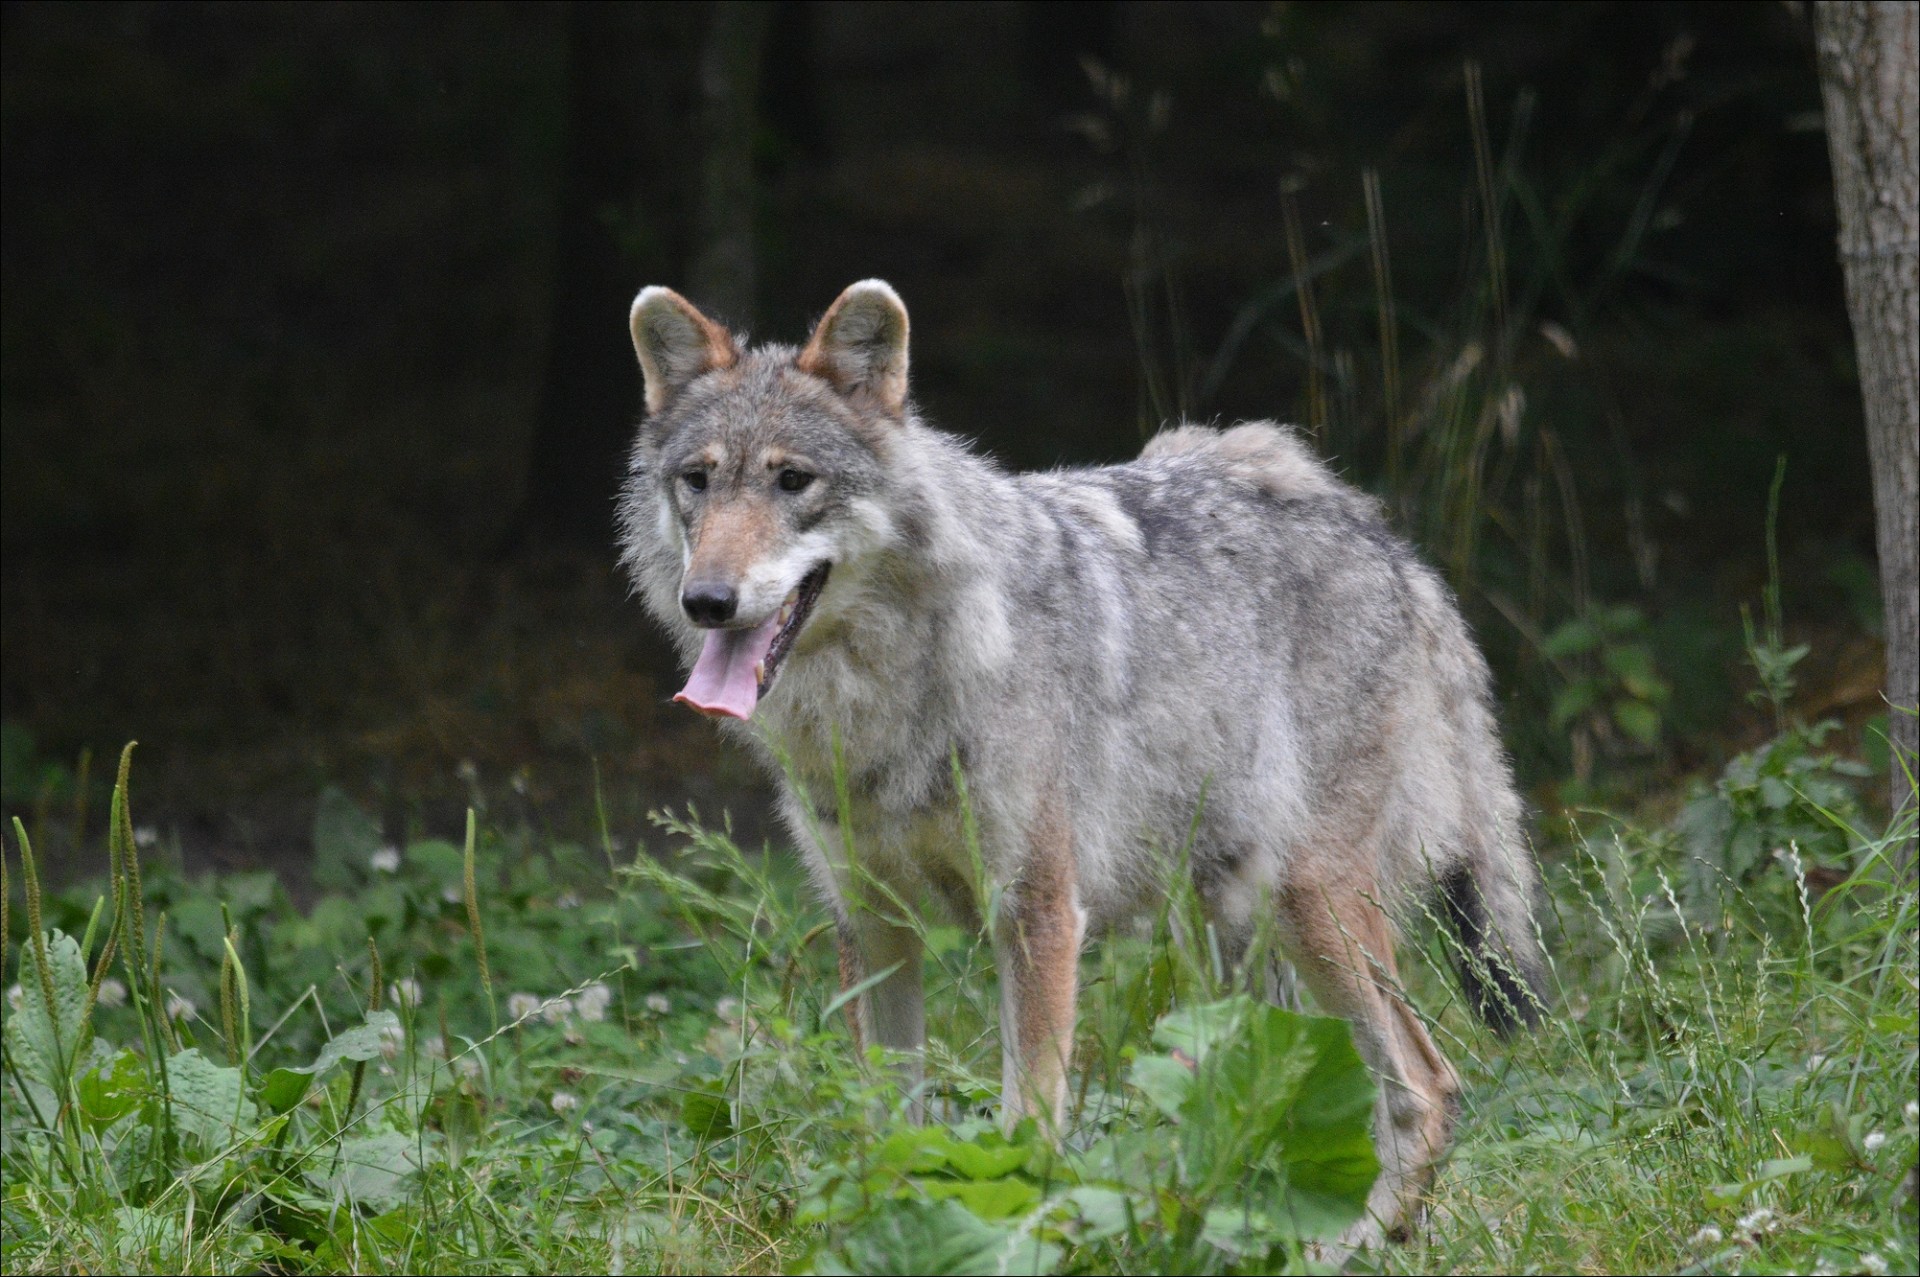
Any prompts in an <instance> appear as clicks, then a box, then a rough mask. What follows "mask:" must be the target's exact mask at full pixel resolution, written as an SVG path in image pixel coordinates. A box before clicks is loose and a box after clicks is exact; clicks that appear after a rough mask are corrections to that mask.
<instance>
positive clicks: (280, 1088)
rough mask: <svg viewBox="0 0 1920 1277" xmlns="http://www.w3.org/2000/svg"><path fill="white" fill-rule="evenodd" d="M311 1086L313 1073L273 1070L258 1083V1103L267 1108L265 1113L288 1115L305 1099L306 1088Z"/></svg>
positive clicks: (302, 1070)
mask: <svg viewBox="0 0 1920 1277" xmlns="http://www.w3.org/2000/svg"><path fill="white" fill-rule="evenodd" d="M311 1085H313V1073H312V1072H311V1071H310V1070H308V1069H275V1070H274V1071H273V1072H271V1073H269V1074H267V1076H266V1080H265V1081H263V1082H261V1083H260V1089H259V1091H258V1092H257V1094H258V1095H259V1097H260V1102H261V1103H262V1104H264V1105H266V1106H267V1112H269V1113H274V1114H280V1113H290V1112H292V1111H293V1108H294V1106H295V1105H297V1104H299V1103H300V1101H301V1100H304V1099H306V1098H307V1088H308V1087H309V1086H311Z"/></svg>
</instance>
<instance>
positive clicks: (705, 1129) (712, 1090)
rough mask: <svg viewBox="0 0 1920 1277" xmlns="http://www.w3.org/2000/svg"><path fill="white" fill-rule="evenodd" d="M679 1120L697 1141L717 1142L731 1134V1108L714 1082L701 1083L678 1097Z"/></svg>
mask: <svg viewBox="0 0 1920 1277" xmlns="http://www.w3.org/2000/svg"><path fill="white" fill-rule="evenodd" d="M680 1120H681V1121H682V1122H685V1123H686V1124H687V1129H688V1130H689V1131H691V1132H693V1134H694V1137H695V1138H697V1139H703V1140H717V1139H721V1138H723V1137H725V1136H728V1135H731V1134H733V1106H732V1105H731V1104H730V1103H728V1101H727V1097H726V1095H725V1094H723V1093H722V1092H721V1091H720V1087H719V1084H718V1083H716V1082H707V1083H703V1084H702V1085H701V1087H700V1088H699V1089H697V1090H691V1091H688V1092H687V1093H686V1094H685V1095H682V1096H681V1097H680Z"/></svg>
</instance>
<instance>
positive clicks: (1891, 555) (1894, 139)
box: [1814, 0, 1920, 874]
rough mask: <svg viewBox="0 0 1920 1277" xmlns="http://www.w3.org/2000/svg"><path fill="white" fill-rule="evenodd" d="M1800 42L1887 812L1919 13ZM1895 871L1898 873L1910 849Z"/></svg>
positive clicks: (1847, 20)
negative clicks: (1847, 396)
mask: <svg viewBox="0 0 1920 1277" xmlns="http://www.w3.org/2000/svg"><path fill="white" fill-rule="evenodd" d="M1814 31H1815V37H1816V40H1817V46H1818V52H1819V59H1820V83H1821V88H1822V91H1823V95H1824V98H1825V101H1826V117H1827V148H1828V152H1829V154H1830V155H1831V157H1832V160H1833V189H1834V199H1835V201H1836V203H1837V204H1838V206H1839V213H1840V261H1841V264H1842V267H1843V268H1844V270H1845V272H1846V284H1847V310H1848V312H1849V315H1850V317H1851V318H1852V321H1853V342H1854V349H1855V351H1856V354H1857V357H1858V362H1859V366H1860V393H1861V397H1862V398H1863V399H1864V400H1865V406H1866V418H1867V444H1868V449H1869V453H1870V456H1871V458H1872V465H1873V506H1874V517H1875V525H1876V526H1875V531H1876V533H1877V539H1878V542H1879V550H1880V591H1881V596H1882V599H1883V601H1884V603H1885V607H1886V617H1887V684H1886V693H1887V700H1888V703H1889V709H1890V713H1889V718H1890V727H1891V731H1890V733H1889V735H1890V737H1891V739H1892V744H1893V747H1894V759H1893V776H1892V782H1893V791H1892V805H1893V807H1894V809H1895V810H1898V808H1899V807H1900V805H1901V804H1902V802H1907V801H1912V797H1913V791H1912V788H1911V786H1910V784H1909V783H1908V781H1907V778H1906V772H1905V769H1904V768H1903V766H1902V755H1903V754H1904V756H1905V765H1906V766H1907V767H1910V766H1912V765H1913V760H1914V753H1915V747H1916V727H1917V726H1920V720H1916V718H1915V716H1914V713H1915V703H1916V701H1920V179H1916V168H1917V167H1920V165H1917V164H1916V154H1917V152H1920V147H1917V146H1916V143H1917V142H1920V69H1916V68H1917V64H1916V55H1917V54H1920V3H1914V2H1913V0H1906V2H1904V3H1860V2H1859V0H1844V2H1837V3H1822V4H1819V5H1818V6H1816V8H1815V12H1814ZM1902 859H1903V860H1904V868H1905V871H1906V872H1907V873H1908V874H1911V873H1912V871H1913V845H1912V843H1911V841H1909V842H1908V844H1907V846H1906V847H1905V848H1904V849H1903V852H1902Z"/></svg>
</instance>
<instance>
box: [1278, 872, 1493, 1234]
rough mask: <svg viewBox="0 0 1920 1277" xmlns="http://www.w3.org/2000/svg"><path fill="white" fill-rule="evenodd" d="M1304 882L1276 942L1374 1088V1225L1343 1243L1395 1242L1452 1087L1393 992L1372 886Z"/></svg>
mask: <svg viewBox="0 0 1920 1277" xmlns="http://www.w3.org/2000/svg"><path fill="white" fill-rule="evenodd" d="M1346 872H1347V874H1348V877H1347V880H1346V881H1341V879H1340V878H1339V877H1338V876H1337V875H1335V874H1321V875H1312V877H1317V878H1318V881H1313V882H1308V883H1299V884H1297V885H1296V886H1294V887H1293V888H1291V889H1290V890H1288V891H1286V892H1284V893H1282V895H1281V898H1280V901H1279V904H1280V913H1281V922H1282V928H1283V934H1284V935H1285V938H1286V941H1287V947H1288V948H1289V949H1290V950H1291V951H1292V954H1293V958H1294V961H1295V963H1296V964H1297V969H1298V971H1299V974H1300V978H1301V980H1302V981H1303V982H1304V983H1305V984H1306V986H1307V987H1308V988H1309V989H1311V990H1312V991H1313V995H1314V998H1315V999H1316V1000H1317V1001H1318V1002H1319V1004H1320V1007H1321V1009H1322V1010H1325V1011H1327V1012H1330V1013H1331V1014H1334V1015H1339V1016H1343V1017H1345V1018H1346V1019H1347V1020H1349V1021H1351V1022H1352V1024H1353V1043H1354V1046H1355V1047H1356V1048H1358V1050H1359V1052H1360V1055H1361V1057H1362V1058H1363V1059H1365V1060H1366V1062H1367V1064H1368V1066H1369V1067H1371V1068H1372V1070H1373V1073H1374V1077H1375V1079H1376V1081H1377V1084H1378V1085H1379V1088H1380V1098H1379V1100H1378V1103H1377V1105H1376V1107H1375V1109H1374V1142H1375V1144H1376V1146H1377V1148H1378V1152H1379V1155H1380V1178H1379V1179H1378V1180H1377V1181H1375V1183H1374V1186H1373V1192H1372V1193H1371V1194H1370V1195H1369V1197H1368V1199H1367V1209H1368V1211H1369V1212H1370V1214H1371V1215H1372V1220H1369V1221H1366V1222H1365V1224H1363V1226H1362V1227H1361V1228H1359V1229H1356V1230H1355V1232H1354V1233H1353V1234H1352V1235H1351V1236H1350V1237H1349V1238H1347V1239H1346V1240H1347V1241H1349V1242H1350V1243H1359V1242H1364V1241H1367V1240H1369V1239H1370V1238H1371V1237H1373V1236H1377V1235H1378V1234H1377V1233H1376V1232H1375V1231H1374V1230H1375V1229H1378V1230H1381V1231H1383V1232H1384V1233H1385V1234H1386V1235H1387V1236H1389V1237H1396V1236H1400V1235H1402V1234H1404V1233H1405V1231H1406V1230H1407V1229H1408V1228H1410V1227H1411V1226H1412V1225H1413V1224H1414V1223H1415V1222H1416V1221H1417V1220H1418V1219H1419V1217H1420V1212H1421V1209H1422V1206H1423V1203H1424V1197H1425V1194H1426V1190H1427V1187H1428V1186H1429V1184H1430V1183H1431V1182H1432V1179H1433V1173H1434V1168H1435V1166H1436V1165H1437V1164H1438V1162H1439V1160H1440V1158H1441V1157H1442V1156H1443V1155H1444V1154H1445V1153H1446V1150H1447V1145H1448V1141H1449V1139H1450V1136H1451V1133H1452V1126H1453V1116H1454V1111H1455V1109H1456V1107H1457V1104H1458V1097H1459V1092H1460V1082H1459V1078H1458V1076H1457V1075H1456V1074H1455V1073H1454V1071H1453V1066H1452V1065H1450V1064H1448V1063H1447V1060H1446V1057H1444V1056H1442V1055H1441V1054H1440V1050H1439V1048H1438V1047H1436V1046H1435V1045H1434V1042H1433V1039H1432V1038H1431V1037H1430V1036H1428V1034H1427V1030H1426V1026H1425V1025H1423V1024H1422V1023H1421V1022H1420V1017H1419V1016H1418V1015H1416V1014H1415V1013H1414V1010H1413V1008H1412V1007H1410V1006H1408V1005H1407V1003H1406V1000H1405V999H1404V997H1403V996H1402V995H1401V993H1400V991H1399V984H1400V978H1399V972H1398V969H1397V967H1396V966H1395V963H1394V955H1393V942H1394V929H1393V925H1392V923H1391V922H1390V921H1389V920H1388V918H1387V915H1386V912H1385V910H1384V909H1383V908H1382V907H1381V904H1380V903H1379V902H1380V899H1381V895H1380V893H1379V892H1378V891H1377V890H1375V889H1373V888H1374V884H1373V883H1372V882H1359V881H1354V880H1353V877H1352V875H1351V871H1350V870H1348V871H1346Z"/></svg>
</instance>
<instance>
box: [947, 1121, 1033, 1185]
mask: <svg viewBox="0 0 1920 1277" xmlns="http://www.w3.org/2000/svg"><path fill="white" fill-rule="evenodd" d="M989 1139H991V1140H994V1141H997V1142H996V1143H994V1144H993V1145H992V1146H986V1145H985V1144H983V1142H982V1141H986V1140H989ZM1031 1151H1032V1148H1031V1146H1030V1145H1022V1144H1008V1143H1007V1142H1006V1139H1005V1137H1004V1136H1002V1135H1001V1134H1000V1133H999V1132H998V1131H994V1132H992V1133H991V1134H990V1135H984V1136H981V1137H979V1140H969V1141H960V1140H955V1141H953V1142H952V1144H951V1146H950V1147H949V1148H948V1150H947V1165H948V1166H949V1167H951V1168H952V1169H953V1171H954V1173H955V1174H958V1175H962V1176H965V1177H966V1178H967V1179H975V1180H986V1179H999V1178H1001V1177H1002V1176H1006V1175H1011V1174H1013V1173H1014V1172H1015V1171H1017V1170H1019V1169H1020V1168H1021V1167H1023V1166H1025V1165H1026V1164H1027V1156H1028V1154H1029V1153H1030V1152H1031Z"/></svg>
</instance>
